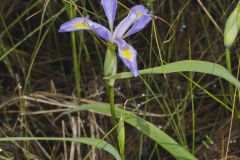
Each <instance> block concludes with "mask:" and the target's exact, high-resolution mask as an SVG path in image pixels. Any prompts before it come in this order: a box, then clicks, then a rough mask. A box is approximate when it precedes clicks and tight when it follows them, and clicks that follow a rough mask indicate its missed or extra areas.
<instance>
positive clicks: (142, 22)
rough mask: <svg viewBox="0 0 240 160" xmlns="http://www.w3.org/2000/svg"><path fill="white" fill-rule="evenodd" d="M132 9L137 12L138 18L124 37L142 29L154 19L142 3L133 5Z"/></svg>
mask: <svg viewBox="0 0 240 160" xmlns="http://www.w3.org/2000/svg"><path fill="white" fill-rule="evenodd" d="M132 10H133V11H134V12H136V13H137V15H138V16H137V20H136V22H135V23H134V24H133V25H132V27H131V28H130V29H129V30H128V32H127V33H126V34H125V35H124V37H128V36H130V35H132V34H134V33H137V32H139V31H141V30H142V29H143V28H145V27H146V25H147V24H148V23H149V22H150V21H151V19H152V17H151V15H150V14H149V11H148V10H147V9H146V8H145V7H144V6H142V5H137V6H135V7H133V8H132Z"/></svg>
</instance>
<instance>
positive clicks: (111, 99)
mask: <svg viewBox="0 0 240 160" xmlns="http://www.w3.org/2000/svg"><path fill="white" fill-rule="evenodd" d="M108 100H109V103H110V110H111V115H112V120H113V124H114V126H115V125H116V124H117V119H116V112H115V105H114V88H113V86H108Z"/></svg>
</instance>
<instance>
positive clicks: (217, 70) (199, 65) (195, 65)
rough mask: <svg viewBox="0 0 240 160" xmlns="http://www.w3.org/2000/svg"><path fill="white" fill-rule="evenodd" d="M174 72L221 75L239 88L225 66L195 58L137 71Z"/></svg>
mask: <svg viewBox="0 0 240 160" xmlns="http://www.w3.org/2000/svg"><path fill="white" fill-rule="evenodd" d="M176 72H200V73H207V74H211V75H215V76H218V77H221V78H223V79H225V80H227V81H228V82H230V83H232V84H233V85H235V86H236V87H237V88H240V82H239V81H238V79H237V78H235V77H234V76H233V75H232V74H231V73H230V72H229V71H228V70H227V69H226V68H224V67H223V66H222V65H219V64H216V63H212V62H206V61H197V60H183V61H177V62H173V63H169V64H166V65H163V66H159V67H154V68H148V69H143V70H140V71H139V75H144V74H166V73H176ZM131 77H133V75H132V73H130V72H122V73H118V74H115V75H112V76H109V77H106V78H105V79H124V78H131Z"/></svg>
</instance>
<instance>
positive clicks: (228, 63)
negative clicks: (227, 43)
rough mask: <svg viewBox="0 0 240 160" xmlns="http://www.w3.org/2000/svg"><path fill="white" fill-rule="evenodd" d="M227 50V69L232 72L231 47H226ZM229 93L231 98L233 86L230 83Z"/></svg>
mask: <svg viewBox="0 0 240 160" xmlns="http://www.w3.org/2000/svg"><path fill="white" fill-rule="evenodd" d="M225 52H226V64H227V69H228V70H229V71H230V72H232V65H231V55H230V48H229V47H226V49H225ZM229 94H230V95H231V98H232V97H233V86H232V85H231V84H229Z"/></svg>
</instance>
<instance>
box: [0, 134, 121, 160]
mask: <svg viewBox="0 0 240 160" xmlns="http://www.w3.org/2000/svg"><path fill="white" fill-rule="evenodd" d="M3 141H70V142H77V143H83V144H87V145H91V146H95V147H97V148H99V149H103V150H105V151H107V152H109V153H110V154H112V155H113V156H114V157H115V158H116V160H121V158H120V155H119V153H118V151H117V150H116V149H115V148H114V147H113V146H112V145H111V144H109V143H107V142H106V141H104V140H102V139H98V138H86V137H75V138H66V137H4V138H0V142H3Z"/></svg>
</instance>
